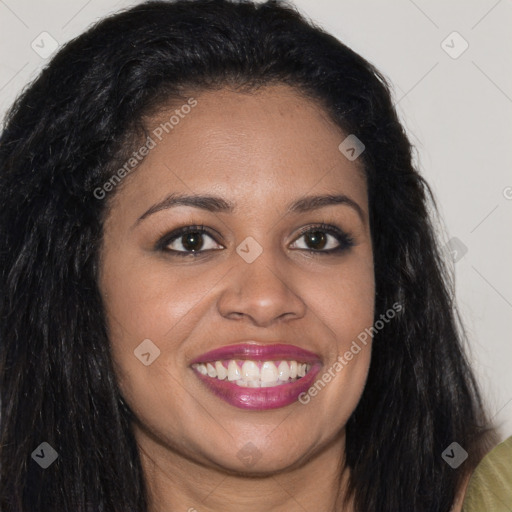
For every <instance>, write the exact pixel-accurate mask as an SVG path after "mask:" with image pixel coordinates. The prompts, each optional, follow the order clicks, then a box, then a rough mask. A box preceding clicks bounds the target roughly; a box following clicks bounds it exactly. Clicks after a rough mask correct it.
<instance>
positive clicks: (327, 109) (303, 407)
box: [0, 0, 496, 512]
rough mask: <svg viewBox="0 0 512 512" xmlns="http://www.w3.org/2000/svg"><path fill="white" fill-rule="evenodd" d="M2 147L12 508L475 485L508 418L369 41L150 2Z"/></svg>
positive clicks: (234, 500) (55, 69)
mask: <svg viewBox="0 0 512 512" xmlns="http://www.w3.org/2000/svg"><path fill="white" fill-rule="evenodd" d="M0 161H1V177H0V190H1V194H2V203H3V209H2V213H1V222H0V226H1V231H2V237H1V240H2V242H1V243H2V245H1V252H0V253H1V258H2V274H1V276H2V281H1V288H2V290H3V294H2V301H1V312H2V319H3V320H2V327H1V359H0V365H1V368H2V371H1V375H2V381H1V389H2V416H1V421H2V423H1V432H2V442H1V446H2V451H1V471H2V490H1V509H2V510H4V511H6V512H10V511H16V512H21V511H23V512H26V511H33V510H38V511H40V512H45V511H49V510H52V511H68V510H73V511H78V512H85V511H86V510H93V511H96V510H103V511H105V512H107V511H108V512H111V511H112V512H113V511H117V512H126V511H137V512H138V511H149V512H157V511H158V512H164V511H171V510H172V511H174V510H189V511H192V510H197V511H198V512H202V511H218V510H222V511H231V510H237V511H238V510H244V511H256V510H257V511H261V510H267V511H273V512H277V511H282V510H290V509H292V510H336V511H341V510H343V511H370V510H371V511H383V512H384V511H386V512H389V511H411V510H413V511H415V512H419V511H446V512H447V511H449V510H460V507H461V503H462V497H463V494H464V489H465V486H466V485H467V482H468V479H469V477H470V475H471V473H472V471H473V469H474V468H475V467H476V465H477V464H478V462H479V461H480V460H481V459H482V457H483V456H484V454H485V453H486V452H487V451H489V449H490V448H491V447H492V446H493V445H494V444H495V443H496V435H495V432H494V429H493V428H492V426H491V425H490V423H489V421H488V419H487V417H486V414H485V411H484V409H483V406H482V402H481V398H480V395H479V392H478V389H477V386H476V383H475V379H474V376H473V374H472V372H471V369H470V367H469V366H468V363H467V360H466V357H465V354H464V349H463V346H464V339H465V336H464V332H463V329H462V328H461V326H460V325H459V323H458V316H457V313H456V309H455V307H454V305H453V292H452V290H451V287H450V284H451V282H450V277H449V275H448V274H447V272H446V270H445V267H444V264H443V262H442V259H441V255H440V252H439V249H438V246H437V242H436V239H435V237H434V229H433V224H432V219H431V218H430V216H429V206H430V204H431V203H432V204H433V200H432V197H431V194H430V190H429V188H428V185H427V184H426V183H425V181H424V180H423V178H422V177H421V176H420V175H419V174H418V173H417V171H416V170H415V169H414V168H413V166H412V163H411V145H410V143H409V141H408V139H407V137H406V135H405V133H404V130H403V128H402V126H401V125H400V123H399V121H398V118H397V115H396V112H395V111H394V108H393V105H392V101H391V99H390V92H389V88H388V86H387V83H386V80H385V79H384V78H383V76H382V75H380V74H379V72H378V71H377V70H376V69H375V68H374V67H373V66H372V65H370V64H369V63H368V62H366V61H365V60H364V59H363V58H361V57H360V56H359V55H357V54H355V53H354V52H353V51H351V50H350V49H349V48H347V47H346V46H344V45H343V44H342V43H340V42H339V41H338V40H336V39H335V38H334V37H332V36H330V35H328V34H326V33H325V32H323V31H322V30H321V29H320V28H318V27H315V26H313V25H312V24H310V23H309V22H307V21H306V20H305V19H304V18H302V17H301V16H300V15H299V14H298V13H297V12H296V11H295V10H294V9H293V8H292V7H288V6H285V5H282V4H278V3H276V2H272V1H271V2H267V3H264V4H260V5H255V4H252V3H250V2H242V3H238V2H237V3H232V2H230V1H227V0H219V1H209V0H195V1H176V2H172V3H167V2H149V3H145V4H141V5H139V6H136V7H134V8H131V9H129V10H127V11H125V12H122V13H119V14H117V15H115V16H111V17H110V18H107V19H105V20H103V21H101V22H100V23H98V24H97V25H96V26H94V27H93V28H92V29H90V30H88V31H87V32H86V33H84V34H83V35H81V36H80V37H78V38H77V39H75V40H74V41H72V42H70V43H68V44H67V45H65V47H64V48H62V50H61V51H60V52H59V53H58V54H57V55H56V56H55V58H54V59H53V60H52V62H51V63H50V65H49V66H48V67H47V68H46V69H45V70H44V71H43V72H42V73H41V75H40V77H39V78H38V79H37V80H36V81H35V82H34V83H33V84H32V85H31V86H30V87H29V88H28V89H27V90H26V91H25V92H24V93H23V94H22V95H21V97H20V98H19V99H18V100H17V102H16V103H15V105H14V106H13V108H12V109H11V111H10V113H9V115H8V118H7V123H6V128H5V130H4V132H3V135H2V139H1V144H0Z"/></svg>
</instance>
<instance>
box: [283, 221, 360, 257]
mask: <svg viewBox="0 0 512 512" xmlns="http://www.w3.org/2000/svg"><path fill="white" fill-rule="evenodd" d="M301 238H303V239H304V244H305V246H304V245H303V246H302V247H300V246H298V247H292V248H293V249H302V250H306V251H309V252H311V253H318V254H332V253H338V252H342V251H345V250H347V249H349V248H350V247H352V246H353V245H355V243H354V239H353V238H352V237H351V236H350V235H348V234H347V233H345V232H344V231H342V230H341V229H339V228H337V227H335V226H329V225H327V224H322V225H320V226H313V227H308V228H306V229H304V230H303V231H302V232H301V234H300V236H299V238H297V239H296V241H295V242H294V244H297V243H298V240H300V239H301Z"/></svg>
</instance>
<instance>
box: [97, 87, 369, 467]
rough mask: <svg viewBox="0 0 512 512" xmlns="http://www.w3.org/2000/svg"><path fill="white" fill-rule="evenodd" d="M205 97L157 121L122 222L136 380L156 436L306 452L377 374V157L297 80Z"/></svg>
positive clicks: (228, 457)
mask: <svg viewBox="0 0 512 512" xmlns="http://www.w3.org/2000/svg"><path fill="white" fill-rule="evenodd" d="M193 97H194V99H195V102H196V103H194V102H190V103H189V104H190V105H192V106H191V108H184V107H183V108H181V109H180V106H178V107H176V106H174V105H173V107H172V109H170V110H166V111H163V112H160V113H159V114H158V115H157V116H155V117H153V118H152V119H151V120H150V121H149V122H148V127H149V131H148V133H149V134H150V138H151V141H150V140H148V141H146V143H147V144H146V145H147V147H149V148H150V149H149V150H148V151H147V155H146V157H145V158H144V160H143V161H142V163H141V164H140V165H138V167H137V169H136V171H134V172H133V173H131V174H130V175H129V176H127V177H126V178H125V179H124V181H123V183H122V186H118V190H117V191H115V195H113V198H112V201H111V209H110V212H109V214H108V217H107V219H106V222H105V226H104V242H103V247H102V253H101V273H100V274H101V276H100V282H99V285H100V291H101V293H102V296H103V299H104V302H105V306H106V310H107V322H108V328H109V334H110V341H111V347H112V356H113V359H114V364H115V368H116V374H117V378H118V382H119V386H120V389H121V392H122V394H123V397H124V399H125V401H126V402H127V403H128V405H129V406H130V407H131V409H132V410H133V412H134V413H135V415H136V417H137V421H136V423H135V425H134V429H135V432H136V436H137V438H138V442H139V443H140V445H141V446H144V447H145V449H146V451H147V452H150V451H151V453H153V454H156V453H159V454H160V455H161V456H163V457H167V459H168V460H174V461H177V460H181V461H189V462H190V461H194V462H195V463H199V464H201V465H202V466H208V467H216V468H224V469H226V470H231V471H245V472H246V471H249V472H258V473H265V472H274V471H277V470H281V469H284V468H293V467H299V466H300V464H302V463H303V462H304V461H306V460H309V459H310V458H311V457H312V456H313V455H314V454H315V453H318V452H320V451H321V450H322V449H323V448H325V447H326V446H328V445H329V443H332V442H333V441H335V440H336V439H340V438H341V437H342V436H343V433H344V427H345V424H346V422H347V420H348V418H349V416H350V415H351V413H352V412H353V411H354V409H355V407H356V405H357V403H358V401H359V398H360V396H361V393H362V391H363V388H364V385H365V381H366V376H367V372H368V367H369V363H370V354H371V343H370V342H367V344H366V345H364V344H362V343H361V342H358V341H357V336H358V335H360V333H361V332H363V331H364V329H365V328H368V327H370V326H371V325H372V323H373V314H374V310H373V307H374V295H375V288H374V273H373V256H372V245H371V237H370V229H369V223H368V203H367V189H366V184H365V180H364V175H363V173H362V169H361V167H360V164H359V162H358V160H357V159H356V160H354V161H350V160H348V159H347V158H346V157H345V156H344V155H343V154H342V153H341V152H340V150H339V149H338V146H339V144H340V143H341V142H342V141H343V140H344V139H345V137H346V135H347V134H343V133H342V132H341V130H340V129H339V128H338V127H337V126H336V125H334V124H333V123H332V122H331V121H330V120H329V119H328V117H327V115H326V113H325V112H324V111H323V110H322V109H321V108H320V107H319V106H318V105H316V104H315V103H314V102H312V101H311V100H309V99H305V98H304V97H302V96H301V95H300V94H299V93H298V92H296V91H295V90H293V89H291V88H288V87H287V86H284V85H280V86H271V87H266V88H264V89H260V90H259V91H258V92H255V93H251V94H247V93H236V92H232V91H230V90H227V89H223V90H221V91H210V92H204V93H201V94H198V95H196V96H193ZM175 110H179V113H180V115H176V114H175ZM173 114H174V115H175V119H174V120H172V121H171V123H172V125H171V124H170V123H169V119H170V118H171V115H173ZM176 119H179V121H178V122H176ZM166 122H167V130H166V129H163V128H162V127H163V126H164V125H165V123H166ZM166 131H167V132H168V133H166ZM160 139H161V140H160ZM137 149H138V148H137ZM142 152H144V151H142ZM109 193H110V194H114V192H109ZM181 196H215V198H216V199H215V200H213V199H203V200H197V199H196V200H195V202H193V201H190V200H189V201H187V200H181V201H176V198H178V197H181ZM313 196H322V197H328V196H331V199H332V197H334V196H337V197H338V198H337V200H336V201H333V200H325V199H324V200H317V201H308V200H307V199H308V198H311V197H313ZM184 229H186V230H188V231H186V232H183V230H184ZM354 340H356V344H357V345H358V346H359V350H357V349H356V348H355V346H354ZM217 349H222V350H220V351H217ZM211 351H215V352H213V353H211ZM348 352H350V353H351V354H352V357H350V356H349V355H348V354H347V353H348ZM216 361H218V362H219V364H216ZM283 361H284V363H283ZM207 362H210V365H208V364H206V363H207ZM198 363H204V364H198ZM295 363H297V364H295ZM219 365H222V367H223V368H220V366H219ZM234 365H236V368H235V366H234ZM306 371H307V373H306V375H305V376H301V375H303V374H304V372H306ZM296 372H298V373H296ZM204 373H206V375H203V374H204ZM329 375H330V377H329ZM238 377H240V378H238ZM298 377H300V378H298ZM222 378H224V380H221V379H222ZM302 379H304V380H302ZM213 381H214V382H213ZM319 381H322V382H321V383H320V384H319ZM240 384H243V385H240ZM308 390H312V391H311V392H308ZM299 395H300V399H299Z"/></svg>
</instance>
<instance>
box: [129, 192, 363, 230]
mask: <svg viewBox="0 0 512 512" xmlns="http://www.w3.org/2000/svg"><path fill="white" fill-rule="evenodd" d="M337 204H341V205H346V206H349V207H351V208H352V209H353V210H355V211H356V213H357V214H358V215H359V217H360V218H361V220H362V221H363V224H365V223H366V217H365V214H364V212H363V209H362V208H361V207H360V206H359V205H358V204H357V203H356V202H355V201H354V200H353V199H351V198H350V197H348V196H346V195H343V194H339V195H333V194H327V195H316V196H306V197H302V198H300V199H298V200H297V201H295V202H294V203H292V204H290V205H289V206H288V209H287V213H304V212H309V211H313V210H318V209H320V208H324V207H326V206H332V205H337ZM175 206H192V207H194V208H200V209H202V210H207V211H209V212H213V213H233V212H234V211H235V208H236V205H235V203H232V202H230V201H226V200H225V199H223V198H222V197H219V196H211V195H185V194H170V195H168V196H167V197H166V198H165V199H164V200H163V201H161V202H159V203H157V204H155V205H153V206H152V207H151V208H149V210H147V211H146V212H144V213H143V214H142V215H141V216H140V217H139V218H138V219H137V221H136V223H135V224H138V223H139V222H141V221H142V220H144V219H145V218H147V217H149V216H150V215H152V214H154V213H156V212H159V211H161V210H167V209H169V208H173V207H175Z"/></svg>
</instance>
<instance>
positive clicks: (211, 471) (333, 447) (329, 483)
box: [135, 428, 353, 512]
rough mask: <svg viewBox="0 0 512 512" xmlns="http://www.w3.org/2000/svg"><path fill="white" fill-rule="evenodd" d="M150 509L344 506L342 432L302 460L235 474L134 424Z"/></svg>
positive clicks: (337, 510) (334, 509) (333, 510)
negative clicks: (166, 443) (263, 471)
mask: <svg viewBox="0 0 512 512" xmlns="http://www.w3.org/2000/svg"><path fill="white" fill-rule="evenodd" d="M135 435H136V438H137V441H138V445H139V448H140V454H141V462H142V467H143V471H144V474H145V478H146V483H147V487H148V497H149V507H148V511H149V512H172V511H176V510H182V511H187V512H239V511H240V510H243V511H244V512H261V511H262V510H265V511H268V512H289V511H290V510H323V511H325V512H351V511H352V510H353V508H352V506H351V505H349V506H348V507H345V508H343V506H342V501H343V498H344V496H345V493H346V488H347V482H348V477H349V474H350V472H349V470H348V468H346V466H345V462H344V461H345V432H344V431H343V432H342V433H341V434H340V436H339V437H338V438H336V439H334V440H333V441H332V442H331V443H329V444H328V445H326V446H324V447H323V449H322V450H321V451H320V452H318V453H316V454H315V455H314V456H313V457H311V458H310V459H309V460H307V461H306V462H302V463H299V464H294V465H293V466H292V467H289V468H285V469H283V470H281V471H279V472H273V473H269V474H265V475H258V476H255V475H249V474H237V473H233V472H229V471H228V470H226V469H223V468H219V467H214V466H213V465H206V464H203V463H201V464H199V463H197V462H196V461H194V460H191V459H190V458H188V457H186V456H183V455H182V454H180V453H178V452H177V451H176V450H173V449H170V448H169V447H168V446H165V447H164V446H162V445H161V444H159V443H158V442H156V441H155V440H154V439H151V438H150V437H147V436H146V435H143V434H141V432H140V431H137V428H136V429H135Z"/></svg>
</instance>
